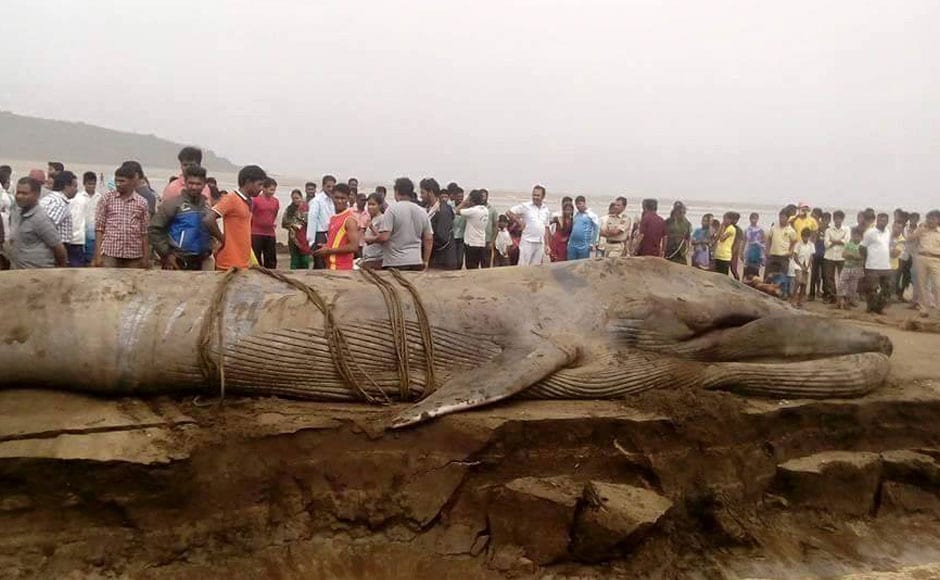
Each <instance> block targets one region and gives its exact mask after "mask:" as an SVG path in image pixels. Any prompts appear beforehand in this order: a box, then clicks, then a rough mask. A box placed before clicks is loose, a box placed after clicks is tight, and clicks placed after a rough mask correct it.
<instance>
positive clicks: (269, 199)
mask: <svg viewBox="0 0 940 580" xmlns="http://www.w3.org/2000/svg"><path fill="white" fill-rule="evenodd" d="M275 192H277V181H275V180H274V179H272V178H270V177H268V178H265V180H264V181H263V182H262V184H261V195H259V196H257V197H255V198H254V199H252V200H251V249H252V251H254V253H255V258H256V259H257V260H258V263H260V264H261V265H262V266H264V267H265V268H268V269H269V270H276V269H277V232H276V231H275V229H274V228H275V226H276V224H277V213H278V212H279V211H280V209H281V202H279V201H278V200H277V198H276V197H274V194H275Z"/></svg>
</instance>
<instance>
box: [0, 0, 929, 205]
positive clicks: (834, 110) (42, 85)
mask: <svg viewBox="0 0 940 580" xmlns="http://www.w3.org/2000/svg"><path fill="white" fill-rule="evenodd" d="M3 16H4V18H3V19H4V25H3V27H2V30H3V34H2V41H0V47H2V50H0V109H7V110H11V111H14V112H17V113H22V114H29V115H38V116H43V117H51V118H58V119H67V120H75V121H85V122H88V123H94V124H100V125H103V126H106V127H112V128H116V129H125V130H133V131H137V132H143V133H153V134H156V135H159V136H161V137H166V138H169V139H173V140H177V141H182V142H187V143H189V142H193V143H197V144H201V145H204V146H207V147H209V148H211V149H213V150H215V151H216V152H218V153H220V154H222V155H224V156H227V157H228V158H230V159H232V160H233V161H234V162H236V163H259V164H261V165H263V166H264V167H265V168H268V169H270V170H272V171H275V172H279V173H287V174H292V175H299V176H314V175H320V174H322V173H323V172H327V171H328V172H332V173H336V174H338V175H340V176H349V175H357V176H359V177H360V178H361V179H364V180H367V181H374V180H390V179H392V178H394V177H395V176H397V175H401V174H405V175H410V176H412V177H421V176H426V175H433V176H436V177H438V178H439V180H442V181H450V180H456V181H458V182H461V183H462V184H464V185H466V186H471V187H473V186H477V187H483V186H488V187H490V188H517V189H521V190H528V189H529V188H530V187H531V185H532V184H533V183H536V182H539V183H544V184H545V185H547V186H548V188H549V195H552V193H559V192H561V191H565V192H571V193H575V192H585V193H588V194H597V195H600V194H603V195H607V194H609V195H615V194H621V193H627V194H628V195H630V196H631V197H638V196H640V195H643V194H655V195H662V196H669V197H681V198H688V199H699V200H733V201H770V202H777V201H781V202H782V201H791V200H796V199H797V198H799V199H804V198H805V199H808V200H810V201H811V202H812V203H815V204H822V205H833V204H851V205H854V206H855V207H857V206H858V205H860V204H877V205H880V206H891V207H893V206H895V205H905V204H907V205H911V206H917V207H922V206H925V205H938V202H940V194H938V192H940V187H938V186H940V33H938V31H940V1H938V0H885V1H866V0H844V1H842V0H840V1H834V0H833V1H826V0H812V1H793V0H791V1H788V2H770V1H747V0H738V1H736V2H728V1H722V0H708V1H694V0H685V1H665V0H664V1H639V0H611V1H606V0H537V1H536V0H529V1H524V0H495V1H491V0H474V1H468V2H464V1H453V0H420V1H411V2H409V1H390V0H369V1H364V0H363V1H358V0H316V1H313V2H301V1H300V0H297V1H290V2H288V1H282V0H265V1H260V0H199V1H194V0H186V1H180V0H114V1H104V0H83V1H71V0H59V1H49V0H12V1H11V0H5V1H4V2H3ZM0 138H2V136H0ZM172 163H173V160H169V161H168V165H172ZM210 169H211V168H210ZM925 198H926V199H925Z"/></svg>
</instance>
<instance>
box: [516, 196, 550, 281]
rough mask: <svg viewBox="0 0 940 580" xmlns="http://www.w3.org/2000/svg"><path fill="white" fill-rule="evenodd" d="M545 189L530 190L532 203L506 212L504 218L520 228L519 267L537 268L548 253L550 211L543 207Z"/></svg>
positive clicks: (520, 205)
mask: <svg viewBox="0 0 940 580" xmlns="http://www.w3.org/2000/svg"><path fill="white" fill-rule="evenodd" d="M544 202H545V188H544V187H542V186H541V185H536V186H535V187H533V188H532V201H530V202H529V203H521V204H519V205H517V206H515V207H513V208H512V209H510V210H509V211H507V212H506V217H508V218H509V219H510V220H512V221H513V222H515V223H516V224H517V225H518V226H520V227H521V228H522V238H521V239H520V241H519V265H520V266H537V265H539V264H541V263H542V259H543V258H544V257H545V255H546V254H547V253H548V248H549V242H550V241H551V237H552V234H551V232H550V231H549V229H548V222H549V219H550V218H551V211H550V210H549V209H548V208H547V207H545V203H544Z"/></svg>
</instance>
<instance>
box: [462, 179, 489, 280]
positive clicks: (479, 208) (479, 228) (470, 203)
mask: <svg viewBox="0 0 940 580" xmlns="http://www.w3.org/2000/svg"><path fill="white" fill-rule="evenodd" d="M457 215H458V216H460V218H462V219H463V220H464V224H465V230H464V233H465V241H466V246H465V247H464V251H465V256H466V260H465V261H466V264H467V269H468V270H475V269H477V268H484V267H486V266H484V265H483V264H484V263H487V262H488V261H489V260H488V257H489V254H488V253H487V251H486V231H487V226H489V224H488V223H487V222H488V220H489V216H490V210H489V208H487V207H486V205H485V204H484V202H483V194H482V193H481V192H480V190H478V189H474V190H473V191H471V192H470V195H468V196H467V199H465V200H464V201H462V202H460V205H458V206H457Z"/></svg>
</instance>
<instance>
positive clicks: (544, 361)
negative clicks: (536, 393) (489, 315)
mask: <svg viewBox="0 0 940 580" xmlns="http://www.w3.org/2000/svg"><path fill="white" fill-rule="evenodd" d="M579 350H580V349H579V347H578V345H577V344H576V343H574V342H572V340H571V339H570V338H568V337H565V338H563V339H555V340H550V339H543V340H537V341H534V342H530V343H523V344H520V345H515V346H512V347H510V348H507V349H505V350H504V351H503V352H501V353H500V354H499V355H497V356H496V357H495V358H493V359H491V360H489V361H488V362H486V363H485V364H482V365H480V366H478V367H476V368H474V369H473V370H470V371H467V372H464V373H462V374H460V375H458V376H455V377H454V378H452V379H450V380H449V381H447V382H446V383H444V384H443V385H441V386H440V388H438V389H437V390H436V391H434V392H433V393H431V394H430V395H429V396H428V397H427V398H425V399H423V400H422V401H420V402H418V403H416V404H415V405H413V406H411V407H409V408H408V409H405V410H404V411H402V412H401V413H399V414H398V415H397V416H396V417H395V418H394V419H393V420H392V423H391V425H390V427H391V428H392V429H398V428H400V427H407V426H408V425H414V424H416V423H420V422H422V421H427V420H428V419H432V418H434V417H439V416H441V415H446V414H448V413H453V412H455V411H461V410H465V409H472V408H474V407H482V406H484V405H489V404H490V403H495V402H496V401H501V400H503V399H506V398H509V397H511V396H513V395H515V394H516V393H519V392H521V391H523V390H525V389H527V388H528V387H530V386H532V385H534V384H535V383H537V382H539V381H540V380H542V379H544V378H545V377H547V376H549V375H551V374H552V373H554V372H555V371H558V370H559V369H563V368H565V367H567V366H569V365H571V364H572V363H574V362H575V360H576V359H577V357H578V353H579Z"/></svg>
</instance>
